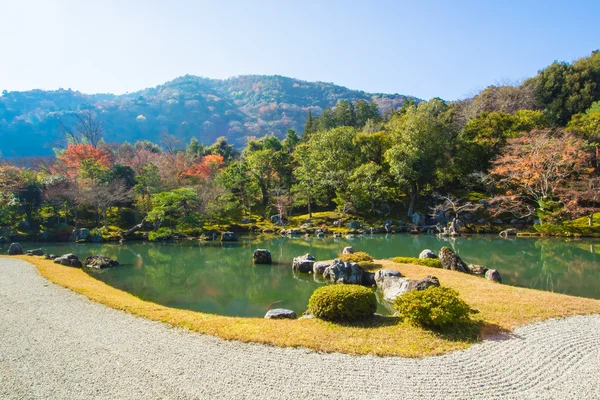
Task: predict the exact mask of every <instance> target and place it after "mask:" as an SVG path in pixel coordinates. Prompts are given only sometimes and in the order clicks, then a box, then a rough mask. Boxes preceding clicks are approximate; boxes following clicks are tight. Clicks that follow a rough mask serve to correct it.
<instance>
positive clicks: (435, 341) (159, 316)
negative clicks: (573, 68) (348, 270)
mask: <svg viewBox="0 0 600 400" xmlns="http://www.w3.org/2000/svg"><path fill="white" fill-rule="evenodd" d="M14 258H19V259H22V260H24V261H27V262H30V263H32V264H34V265H35V266H36V267H37V269H38V271H39V273H40V275H41V276H43V277H45V278H47V279H48V280H50V281H51V282H53V283H56V284H58V285H61V286H63V287H66V288H68V289H71V290H73V291H75V292H77V293H80V294H83V295H84V296H86V297H88V298H89V299H91V300H93V301H96V302H99V303H102V304H104V305H106V306H108V307H111V308H114V309H118V310H122V311H125V312H128V313H131V314H133V315H136V316H140V317H143V318H147V319H150V320H155V321H161V322H164V323H168V324H170V325H173V326H176V327H181V328H185V329H189V330H191V331H194V332H199V333H204V334H210V335H214V336H218V337H220V338H223V339H226V340H240V341H243V342H257V343H264V344H270V345H275V346H286V347H305V348H309V349H313V350H316V351H322V352H341V353H348V354H374V355H379V356H403V357H423V356H431V355H439V354H444V353H447V352H450V351H454V350H460V349H465V348H467V347H469V346H470V344H471V343H472V342H473V340H472V339H468V338H465V337H456V336H453V337H450V336H448V335H446V336H444V335H441V334H438V333H435V332H432V331H428V330H425V329H422V328H418V327H415V326H412V325H410V324H408V323H403V322H401V321H399V320H398V319H397V318H393V317H375V318H373V319H370V320H367V321H361V322H356V323H353V324H344V325H342V324H336V323H331V322H326V321H321V320H318V319H305V320H265V319H262V318H236V317H226V316H219V315H213V314H206V313H200V312H196V311H189V310H180V309H175V308H170V307H165V306H162V305H159V304H156V303H152V302H148V301H144V300H141V299H139V298H137V297H135V296H133V295H131V294H129V293H126V292H124V291H121V290H119V289H115V288H113V287H111V286H109V285H107V284H105V283H103V282H101V281H98V280H96V279H94V278H92V277H91V276H89V275H88V274H86V273H85V272H84V271H82V270H80V269H76V268H69V267H64V266H61V265H58V264H54V263H53V262H51V261H48V260H44V259H41V258H38V257H28V256H18V257H14ZM377 263H379V264H381V266H382V268H387V269H397V270H399V271H401V272H402V274H404V275H405V276H407V277H409V278H413V279H416V278H423V277H425V276H427V275H432V274H434V275H436V276H437V277H438V278H439V279H440V281H441V282H442V284H443V285H444V286H448V287H451V288H454V289H455V290H457V291H458V292H459V293H460V296H461V297H462V298H463V299H464V300H465V301H466V302H467V304H469V305H470V306H471V307H473V308H476V309H478V310H479V311H480V313H479V314H477V317H476V318H480V319H481V320H483V321H484V322H485V323H484V324H483V328H482V330H481V337H485V335H486V334H488V333H491V332H494V333H495V332H497V331H498V330H502V329H506V330H510V329H513V328H514V327H516V326H519V325H524V324H527V323H532V322H536V321H540V320H544V319H548V318H556V317H565V316H569V315H581V314H592V313H600V301H598V300H591V299H584V298H578V297H572V296H566V295H560V294H554V293H548V292H542V291H536V290H531V289H523V288H517V287H511V286H506V285H499V284H495V283H492V282H489V281H486V280H485V279H481V278H478V277H473V276H469V275H465V274H461V273H458V272H454V271H446V270H441V269H433V268H429V267H425V266H419V265H409V264H397V263H394V262H392V261H389V260H381V261H377Z"/></svg>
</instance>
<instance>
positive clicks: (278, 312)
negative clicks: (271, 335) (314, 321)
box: [265, 308, 296, 319]
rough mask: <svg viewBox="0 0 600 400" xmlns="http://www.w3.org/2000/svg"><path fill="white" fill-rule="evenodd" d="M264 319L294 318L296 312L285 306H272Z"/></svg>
mask: <svg viewBox="0 0 600 400" xmlns="http://www.w3.org/2000/svg"><path fill="white" fill-rule="evenodd" d="M265 319H296V313H295V312H294V311H292V310H286V309H285V308H273V309H271V310H269V311H267V313H266V314H265Z"/></svg>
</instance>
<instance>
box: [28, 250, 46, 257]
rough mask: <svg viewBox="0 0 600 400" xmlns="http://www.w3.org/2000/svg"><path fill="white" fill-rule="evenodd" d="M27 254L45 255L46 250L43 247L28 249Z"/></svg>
mask: <svg viewBox="0 0 600 400" xmlns="http://www.w3.org/2000/svg"><path fill="white" fill-rule="evenodd" d="M27 255H28V256H43V255H44V250H42V249H33V250H27Z"/></svg>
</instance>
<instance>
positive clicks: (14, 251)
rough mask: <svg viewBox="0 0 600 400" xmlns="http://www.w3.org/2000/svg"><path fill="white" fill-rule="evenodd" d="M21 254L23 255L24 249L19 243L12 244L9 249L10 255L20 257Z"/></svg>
mask: <svg viewBox="0 0 600 400" xmlns="http://www.w3.org/2000/svg"><path fill="white" fill-rule="evenodd" d="M20 254H23V247H22V246H21V245H20V244H19V243H11V244H10V247H9V248H8V255H9V256H18V255H20Z"/></svg>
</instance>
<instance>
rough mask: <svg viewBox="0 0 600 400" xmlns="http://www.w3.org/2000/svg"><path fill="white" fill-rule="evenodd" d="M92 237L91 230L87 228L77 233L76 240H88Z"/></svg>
mask: <svg viewBox="0 0 600 400" xmlns="http://www.w3.org/2000/svg"><path fill="white" fill-rule="evenodd" d="M89 237H90V230H89V229H87V228H81V229H79V230H78V231H77V233H76V238H77V239H76V240H83V241H85V240H88V239H89Z"/></svg>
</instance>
